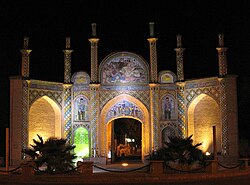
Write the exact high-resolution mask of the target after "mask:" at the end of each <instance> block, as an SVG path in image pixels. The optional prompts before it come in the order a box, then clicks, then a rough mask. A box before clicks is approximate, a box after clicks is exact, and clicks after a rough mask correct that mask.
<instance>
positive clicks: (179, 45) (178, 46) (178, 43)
mask: <svg viewBox="0 0 250 185" xmlns="http://www.w3.org/2000/svg"><path fill="white" fill-rule="evenodd" d="M176 39H177V48H181V47H182V44H181V35H180V34H178V35H176Z"/></svg>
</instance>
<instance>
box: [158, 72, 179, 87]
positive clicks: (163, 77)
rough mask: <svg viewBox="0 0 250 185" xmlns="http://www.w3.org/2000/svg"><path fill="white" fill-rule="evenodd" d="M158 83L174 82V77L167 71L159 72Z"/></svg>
mask: <svg viewBox="0 0 250 185" xmlns="http://www.w3.org/2000/svg"><path fill="white" fill-rule="evenodd" d="M158 80H159V83H163V84H169V83H174V82H175V81H176V75H175V74H174V73H173V72H172V71H169V70H165V71H161V72H160V73H159V79H158Z"/></svg>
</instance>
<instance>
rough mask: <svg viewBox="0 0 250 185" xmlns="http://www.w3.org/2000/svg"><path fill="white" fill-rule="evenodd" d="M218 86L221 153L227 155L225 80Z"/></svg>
mask: <svg viewBox="0 0 250 185" xmlns="http://www.w3.org/2000/svg"><path fill="white" fill-rule="evenodd" d="M220 84H221V86H220V94H221V96H220V98H221V102H220V107H221V122H222V149H223V150H224V151H223V152H222V153H224V154H226V153H228V125H227V122H228V120H227V104H226V84H225V80H224V79H223V80H222V81H221V83H220Z"/></svg>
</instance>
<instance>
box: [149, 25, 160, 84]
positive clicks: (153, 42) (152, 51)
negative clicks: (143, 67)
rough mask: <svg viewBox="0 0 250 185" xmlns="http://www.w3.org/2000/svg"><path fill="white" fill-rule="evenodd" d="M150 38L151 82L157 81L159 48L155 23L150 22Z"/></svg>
mask: <svg viewBox="0 0 250 185" xmlns="http://www.w3.org/2000/svg"><path fill="white" fill-rule="evenodd" d="M149 30H150V38H148V42H149V49H150V82H151V83H157V50H156V41H157V40H158V39H157V38H154V23H153V22H150V23H149Z"/></svg>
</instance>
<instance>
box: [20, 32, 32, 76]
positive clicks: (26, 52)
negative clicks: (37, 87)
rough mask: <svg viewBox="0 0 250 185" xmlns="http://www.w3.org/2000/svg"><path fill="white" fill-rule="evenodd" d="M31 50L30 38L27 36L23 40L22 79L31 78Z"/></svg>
mask: <svg viewBox="0 0 250 185" xmlns="http://www.w3.org/2000/svg"><path fill="white" fill-rule="evenodd" d="M28 48H29V37H27V36H25V37H24V39H23V49H21V50H20V51H21V53H22V71H21V75H22V77H25V78H29V75H30V71H29V68H30V53H31V51H32V50H30V49H28Z"/></svg>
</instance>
